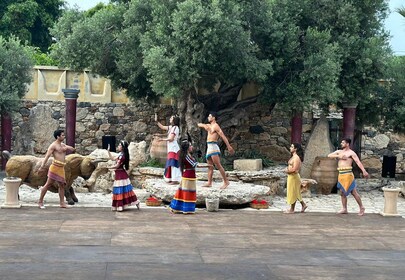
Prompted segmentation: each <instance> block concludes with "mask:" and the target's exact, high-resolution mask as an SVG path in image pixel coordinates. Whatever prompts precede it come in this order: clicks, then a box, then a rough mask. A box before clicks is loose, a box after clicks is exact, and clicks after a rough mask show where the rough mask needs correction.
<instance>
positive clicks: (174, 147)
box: [163, 126, 181, 182]
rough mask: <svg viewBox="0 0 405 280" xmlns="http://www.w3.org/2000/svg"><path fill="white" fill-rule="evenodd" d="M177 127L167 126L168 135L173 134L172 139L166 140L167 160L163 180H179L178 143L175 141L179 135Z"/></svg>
mask: <svg viewBox="0 0 405 280" xmlns="http://www.w3.org/2000/svg"><path fill="white" fill-rule="evenodd" d="M179 133H180V130H179V127H178V126H169V131H168V133H167V135H168V137H169V136H170V135H171V134H173V135H174V139H173V141H172V142H169V141H167V160H166V166H165V172H164V175H163V177H164V180H165V181H166V182H180V180H181V172H180V168H179V150H180V147H179V144H178V143H177V138H178V137H179Z"/></svg>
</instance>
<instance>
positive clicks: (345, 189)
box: [328, 138, 369, 216]
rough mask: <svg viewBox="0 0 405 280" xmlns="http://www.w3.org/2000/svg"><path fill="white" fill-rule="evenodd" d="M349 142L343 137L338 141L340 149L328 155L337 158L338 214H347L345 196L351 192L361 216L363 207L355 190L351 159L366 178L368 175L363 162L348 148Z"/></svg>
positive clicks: (349, 140)
mask: <svg viewBox="0 0 405 280" xmlns="http://www.w3.org/2000/svg"><path fill="white" fill-rule="evenodd" d="M351 142H352V141H351V139H349V138H345V139H343V140H342V142H341V143H340V145H341V147H342V149H341V150H337V151H336V152H333V153H330V154H329V155H328V157H329V158H336V159H338V170H339V177H338V183H337V187H338V188H339V189H340V191H341V193H340V197H341V199H342V206H343V208H342V210H340V211H339V212H338V214H347V196H348V195H349V194H352V195H353V197H354V199H355V200H356V201H357V204H358V205H359V207H360V212H359V216H363V215H364V211H365V208H364V206H363V203H362V202H361V198H360V195H359V193H358V192H357V190H356V187H357V184H356V180H355V179H354V174H353V172H352V164H353V161H354V162H356V164H357V166H358V167H359V168H360V169H361V171H362V172H363V176H364V177H365V178H367V177H368V176H369V175H368V173H367V171H366V170H365V169H364V166H363V164H362V163H361V162H360V159H359V157H358V156H357V155H356V153H355V152H354V151H353V150H352V149H350V143H351Z"/></svg>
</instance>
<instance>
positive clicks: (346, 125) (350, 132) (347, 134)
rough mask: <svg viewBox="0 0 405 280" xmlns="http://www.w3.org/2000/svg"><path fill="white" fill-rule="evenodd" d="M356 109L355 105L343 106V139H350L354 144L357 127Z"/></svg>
mask: <svg viewBox="0 0 405 280" xmlns="http://www.w3.org/2000/svg"><path fill="white" fill-rule="evenodd" d="M356 108H357V103H355V104H343V138H350V139H351V140H352V144H353V141H354V129H355V126H356Z"/></svg>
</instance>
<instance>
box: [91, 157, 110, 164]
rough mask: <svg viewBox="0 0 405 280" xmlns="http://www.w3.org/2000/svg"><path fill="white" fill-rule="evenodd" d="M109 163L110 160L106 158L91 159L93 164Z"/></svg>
mask: <svg viewBox="0 0 405 280" xmlns="http://www.w3.org/2000/svg"><path fill="white" fill-rule="evenodd" d="M107 161H108V159H106V158H91V163H92V164H97V163H100V162H107Z"/></svg>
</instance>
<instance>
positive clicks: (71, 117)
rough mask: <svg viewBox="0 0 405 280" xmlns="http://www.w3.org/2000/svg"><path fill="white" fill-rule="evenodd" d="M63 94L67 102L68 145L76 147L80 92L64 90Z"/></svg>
mask: <svg viewBox="0 0 405 280" xmlns="http://www.w3.org/2000/svg"><path fill="white" fill-rule="evenodd" d="M62 92H63V94H64V95H65V100H66V131H65V134H66V144H67V145H69V146H72V147H74V146H75V137H76V107H77V98H78V97H79V92H80V90H79V89H73V88H66V89H62Z"/></svg>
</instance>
